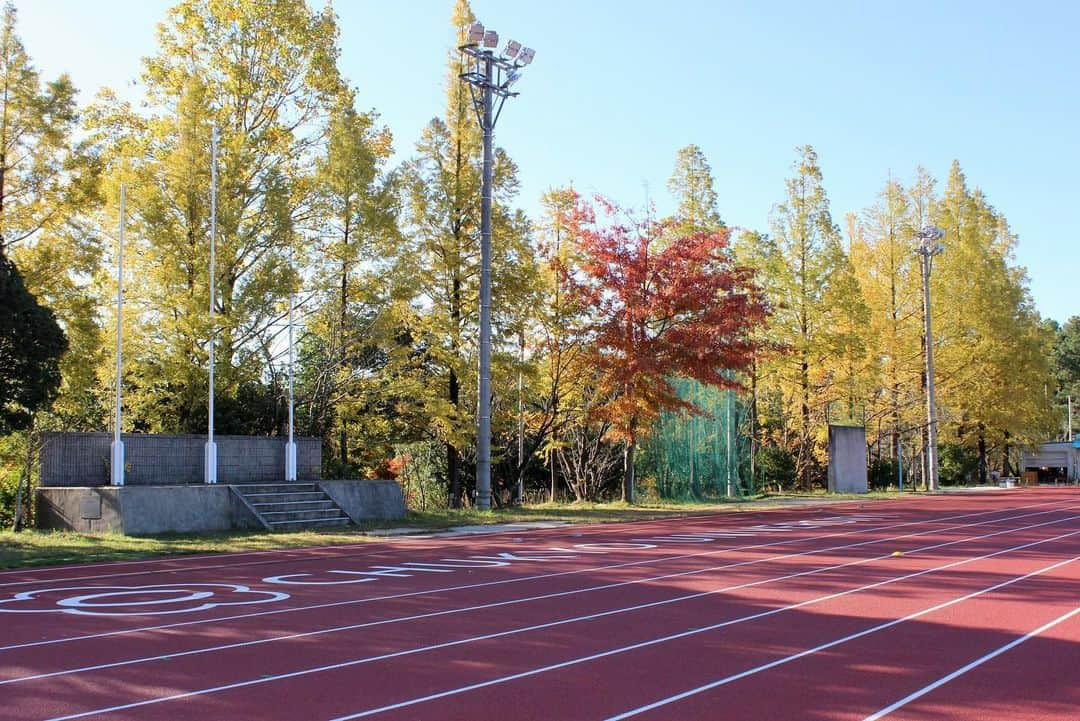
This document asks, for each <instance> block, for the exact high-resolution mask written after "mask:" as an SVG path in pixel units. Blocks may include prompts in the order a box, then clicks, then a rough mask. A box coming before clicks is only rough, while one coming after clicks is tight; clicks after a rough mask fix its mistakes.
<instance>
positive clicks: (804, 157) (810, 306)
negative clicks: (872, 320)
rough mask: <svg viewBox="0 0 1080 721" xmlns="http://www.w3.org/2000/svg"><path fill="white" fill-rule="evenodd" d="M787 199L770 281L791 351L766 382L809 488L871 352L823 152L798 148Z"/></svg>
mask: <svg viewBox="0 0 1080 721" xmlns="http://www.w3.org/2000/svg"><path fill="white" fill-rule="evenodd" d="M797 152H798V155H799V159H798V160H797V161H796V163H795V164H794V166H793V169H794V171H795V175H794V177H792V178H790V179H788V180H787V181H786V182H785V186H786V188H787V198H786V199H785V201H784V202H783V203H781V204H779V205H777V206H776V207H775V208H774V211H773V218H772V226H773V232H772V242H773V243H775V246H774V247H775V252H776V253H777V254H778V256H779V257H778V258H777V259H776V260H771V261H769V262H768V263H767V264H766V268H767V270H768V272H771V273H773V274H775V275H773V276H772V277H768V278H766V279H765V281H764V283H765V286H766V288H767V289H768V290H769V292H770V293H771V298H770V300H771V305H772V308H773V313H774V315H773V320H772V324H771V335H772V337H773V338H774V340H775V341H776V342H777V343H778V344H779V345H780V346H781V347H782V348H783V349H784V353H782V354H779V355H776V356H774V357H773V359H772V361H771V362H770V363H769V365H768V368H767V370H766V373H767V376H768V378H767V380H766V382H767V383H768V384H769V385H770V386H771V387H773V388H775V389H776V390H777V391H778V392H779V394H780V396H781V397H782V399H783V418H784V425H783V427H782V428H781V429H780V434H779V435H780V438H779V441H780V442H781V443H782V445H784V446H786V447H787V448H788V449H790V450H791V452H792V453H793V455H794V456H795V461H796V469H797V472H798V477H799V479H800V481H801V482H802V484H803V487H804V488H806V489H809V488H810V485H811V483H812V481H813V480H814V475H815V473H814V470H815V468H816V467H819V466H818V464H819V463H820V462H821V461H822V460H823V450H824V444H825V440H826V435H825V431H826V428H825V417H826V412H827V409H828V405H829V403H830V402H831V401H835V400H842V401H845V402H850V401H852V400H855V399H852V398H851V394H852V391H851V388H852V383H853V380H854V364H857V363H858V362H860V361H861V354H862V352H863V348H862V345H861V343H860V342H859V339H858V333H857V329H858V326H859V324H860V322H861V320H860V319H861V318H862V317H863V316H864V314H865V306H864V305H863V303H862V299H861V297H860V296H859V294H858V284H857V283H856V282H855V280H854V269H853V267H852V265H851V262H850V260H849V258H848V257H847V254H846V253H845V252H844V249H843V246H842V245H841V243H840V231H839V228H837V226H836V225H835V224H834V223H833V220H832V215H831V213H830V211H829V201H828V198H827V197H826V194H825V189H824V186H823V184H822V174H821V168H820V167H819V166H818V160H817V153H815V152H814V150H813V148H811V147H809V146H804V147H800V148H798V149H797Z"/></svg>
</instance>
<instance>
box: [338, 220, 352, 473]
mask: <svg viewBox="0 0 1080 721" xmlns="http://www.w3.org/2000/svg"><path fill="white" fill-rule="evenodd" d="M345 223H346V225H345V234H344V237H343V238H342V243H343V244H344V245H348V244H349V226H348V218H346V220H345ZM347 253H348V251H345V253H342V260H341V298H340V304H339V307H338V346H339V347H340V351H339V354H338V366H339V367H340V368H341V373H342V377H345V376H346V373H347V371H348V353H347V352H346V349H345V346H346V333H345V329H346V327H347V326H348V322H349V264H348V260H346V259H345V255H346V254H347ZM337 415H338V419H337V420H338V423H340V424H341V427H340V429H339V430H338V446H339V448H338V453H339V456H340V458H341V468H342V470H344V469H346V468H348V467H349V431H348V428H347V426H346V424H345V419H344V418H342V417H341V414H340V413H338V414H337Z"/></svg>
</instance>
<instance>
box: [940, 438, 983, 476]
mask: <svg viewBox="0 0 1080 721" xmlns="http://www.w3.org/2000/svg"><path fill="white" fill-rule="evenodd" d="M939 455H940V462H939V463H940V465H939V467H938V477H939V478H940V479H941V485H943V486H958V485H962V484H967V483H970V482H971V481H972V480H973V479H974V478H975V474H976V472H977V471H978V469H979V455H978V453H977V452H976V451H975V449H973V448H968V447H967V446H962V445H959V444H956V443H942V444H941V450H940V452H939Z"/></svg>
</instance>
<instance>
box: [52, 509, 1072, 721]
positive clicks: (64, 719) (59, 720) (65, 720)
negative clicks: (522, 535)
mask: <svg viewBox="0 0 1080 721" xmlns="http://www.w3.org/2000/svg"><path fill="white" fill-rule="evenodd" d="M1070 520H1072V519H1070ZM1078 534H1080V531H1072V532H1070V533H1065V534H1061V535H1059V536H1055V537H1053V538H1048V539H1043V540H1040V541H1032V542H1029V543H1025V544H1021V545H1019V546H1013V547H1011V548H1006V549H1002V550H999V551H995V552H993V553H988V554H984V555H982V556H977V557H974V558H968V559H964V560H961V561H953V562H950V563H947V564H944V565H942V566H937V567H935V568H931V569H926V570H923V571H917V572H914V573H910V574H906V575H904V576H898V577H895V578H892V579H886V580H884V581H878V582H875V583H871V584H867V585H865V586H860V587H858V588H854V589H848V590H846V591H840V592H836V593H831V594H828V595H826V596H821V597H818V598H815V599H810V600H807V601H802V602H799V603H795V604H791V605H788V606H783V607H780V608H774V609H770V610H768V611H762V612H759V613H755V614H751V615H748V616H742V617H739V618H735V619H729V620H727V621H722V622H720V623H716V624H712V625H710V626H704V627H701V628H696V629H690V630H689V631H683V632H681V633H677V634H671V635H668V636H663V637H659V638H654V639H650V640H648V641H643V642H640V643H636V644H632V645H629V646H623V647H620V648H616V649H610V650H608V651H603V652H601V653H598V654H591V655H589V656H583V657H579V658H576V659H570V660H569V661H563V662H561V663H558V664H553V665H550V666H545V667H542V668H537V669H531V670H529V671H524V672H521V673H517V674H511V675H509V676H503V677H500V678H496V679H491V680H489V681H484V682H481V683H477V684H472V685H470V686H463V687H459V688H457V689H451V690H448V691H443V692H440V693H438V694H433V695H430V696H425V697H422V698H418V699H412V700H409V701H404V702H400V703H397V704H392V705H389V706H382V707H379V708H376V709H368V710H366V711H362V712H359V713H355V714H349V715H347V716H342V717H339V718H337V719H333V721H346V720H347V719H354V718H360V717H363V716H370V715H373V714H376V713H382V712H385V711H390V710H394V709H398V708H403V707H406V706H412V705H415V704H418V703H423V702H425V701H431V700H434V699H437V698H444V697H446V696H452V695H456V694H460V693H464V692H466V691H472V690H475V689H478V688H484V687H487V686H494V685H496V684H499V683H504V682H506V681H511V680H515V679H519V678H525V677H528V676H534V675H538V674H540V673H544V672H547V671H552V670H556V669H560V668H565V667H568V666H573V665H577V664H580V663H584V662H586V661H592V660H596V659H599V658H605V657H607V656H614V655H616V654H620V653H624V652H627V651H631V650H636V649H639V648H645V647H648V646H654V645H658V644H660V643H665V642H667V641H672V640H676V639H680V638H686V637H688V636H693V635H697V634H700V633H704V632H706V631H713V630H717V629H720V628H724V627H727V626H733V625H736V624H739V623H744V622H747V621H753V620H757V619H760V618H766V617H769V616H774V615H776V614H779V613H783V612H785V611H790V610H794V609H797V608H803V607H805V606H809V605H812V604H814V603H820V602H822V601H827V600H832V599H835V598H840V597H843V596H848V595H851V594H853V593H858V592H861V591H865V590H869V589H871V588H879V587H882V586H887V585H890V584H892V583H897V582H900V581H904V580H908V579H911V578H917V577H920V576H924V575H927V574H929V573H936V572H937V571H942V570H945V569H948V568H955V567H957V566H962V565H964V564H967V563H973V562H975V561H979V560H984V559H987V558H994V557H996V556H1000V555H1003V554H1005V553H1011V552H1012V551H1018V550H1023V549H1026V548H1032V547H1034V546H1039V545H1042V544H1044V543H1051V542H1053V541H1057V540H1060V539H1062V538H1069V537H1072V536H1076V535H1078ZM1077 559H1080V556H1077V557H1075V558H1073V559H1071V561H1075V560H1077ZM1071 561H1062V562H1061V563H1057V564H1054V565H1053V566H1049V567H1047V568H1044V569H1041V570H1039V571H1033V572H1031V573H1028V574H1025V575H1024V576H1020V577H1017V578H1014V579H1011V580H1009V581H1004V582H1002V583H999V584H996V585H995V586H992V587H990V588H988V589H984V590H982V591H978V592H974V593H970V594H967V595H966V596H963V597H960V598H959V599H954V600H953V601H950V602H947V603H945V604H939V605H938V606H935V607H934V608H932V609H928V610H926V611H924V612H920V614H913V615H911V616H908V617H905V618H904V619H900V620H901V621H902V620H907V619H909V618H915V617H916V616H917V615H921V614H922V613H928V612H930V611H931V610H937V609H939V608H944V607H946V606H949V605H952V604H953V603H957V602H959V601H960V600H966V599H968V598H974V597H975V596H978V595H981V594H982V593H986V592H989V591H992V590H996V589H998V588H1003V587H1005V586H1009V585H1011V584H1013V583H1016V582H1018V581H1020V580H1023V579H1025V578H1028V577H1031V576H1034V575H1038V574H1040V573H1043V572H1045V571H1048V570H1052V569H1054V568H1057V567H1059V566H1061V565H1064V564H1065V563H1068V562H1071ZM795 575H798V574H792V576H795ZM751 585H754V584H753V583H748V584H740V585H738V586H731V587H729V588H726V589H716V590H715V591H713V593H718V592H722V591H725V590H737V589H740V588H745V587H748V586H751ZM664 603H666V602H665V601H659V602H653V603H646V604H640V605H639V606H637V607H635V610H636V609H643V608H651V607H655V606H660V605H664ZM625 610H626V609H622V610H620V611H618V612H619V613H622V612H625ZM612 613H613V612H611V611H604V612H600V613H595V614H590V615H587V616H581V617H578V618H574V619H564V620H562V621H555V622H550V623H542V624H536V625H533V626H526V627H523V628H518V629H511V630H509V631H499V632H495V633H489V634H484V635H482V636H474V637H472V638H466V639H459V640H456V641H447V642H444V643H439V644H432V645H430V646H425V647H421V648H415V649H407V650H405V651H396V652H392V653H387V654H382V655H379V656H370V657H367V658H361V659H353V660H351V661H343V662H340V663H334V664H327V665H324V666H318V667H314V668H308V669H302V670H299V671H292V672H289V673H283V674H276V675H271V676H264V677H261V678H257V679H250V680H248V681H239V682H236V683H231V684H223V685H221V686H215V687H211V688H205V689H199V690H197V691H187V692H184V693H179V694H173V695H170V696H161V697H158V698H153V699H146V700H143V701H134V702H130V703H126V704H119V705H116V706H110V707H107V708H99V709H92V710H90V711H83V712H80V713H75V714H69V715H65V716H57V717H53V718H50V719H47V720H46V721H70V720H71V719H77V718H85V717H87V716H94V715H98V714H104V713H113V712H115V711H123V710H127V709H131V708H141V707H143V706H151V705H156V704H159V703H164V702H167V701H175V700H179V699H184V698H192V697H195V696H203V695H207V694H211V693H218V692H221V691H228V690H233V689H238V688H246V687H250V686H256V685H261V684H264V683H272V682H275V681H281V680H284V679H289V678H297V677H301V676H308V675H311V674H315V673H321V672H324V671H332V670H337V669H342V668H349V667H353V666H358V665H361V664H365V663H372V662H375V661H383V660H387V659H391V658H400V657H403V656H410V655H414V654H417V653H424V652H427V651H432V650H438V649H444V648H452V647H455V646H461V645H464V644H467V643H474V642H476V641H486V640H491V639H495V638H504V637H507V636H512V635H515V634H519V633H525V632H529V631H536V630H541V629H546V628H551V627H554V626H560V625H564V624H566V623H573V622H577V621H589V620H594V619H597V618H603V617H605V616H609V615H611V614H612ZM898 622H899V621H892V622H889V623H888V624H883V625H882V626H881V627H880V628H878V627H875V628H878V630H881V629H882V628H885V627H888V626H891V625H896V623H898ZM867 633H868V632H862V633H861V634H853V635H852V636H850V637H845V639H842V641H846V640H851V639H853V638H857V637H859V636H860V635H867ZM838 643H839V642H832V645H837V644H838ZM801 655H807V653H806V652H804V653H803V654H801ZM801 655H800V656H799V657H801ZM791 660H794V658H792V659H791ZM773 665H779V664H776V663H775V662H774V664H773ZM769 667H770V668H771V667H772V666H769ZM762 670H764V668H763V669H762ZM744 675H745V672H744Z"/></svg>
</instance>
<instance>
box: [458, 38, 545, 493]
mask: <svg viewBox="0 0 1080 721" xmlns="http://www.w3.org/2000/svg"><path fill="white" fill-rule="evenodd" d="M498 45H499V34H498V33H497V32H495V31H494V30H485V29H484V25H483V23H479V22H476V23H473V24H472V25H470V26H469V30H468V40H467V42H466V43H465V44H464V45H462V46H461V47H460V48H458V49H459V50H460V51H461V54H462V55H463V56H465V62H467V63H468V64H469V65H471V67H470V69H469V70H467V71H466V72H463V73H462V74H461V75H460V76H459V77H460V78H461V80H462V81H463V82H465V83H467V84H468V86H469V93H470V94H471V96H472V101H473V108H474V109H475V110H476V117H477V119H478V120H479V122H480V129H481V130H482V131H483V133H484V168H483V189H482V191H481V196H480V383H479V391H478V392H479V404H478V408H477V437H476V506H477V508H481V509H488V508H491V173H492V167H493V164H494V163H493V159H494V156H493V150H492V141H493V137H494V132H495V123H496V121H498V119H499V115H500V114H501V113H502V107H503V103H504V102H506V99H507V98H512V97H515V96H516V95H517V93H514V92H511V91H510V88H511V87H512V86H513V85H514V83H516V82H517V81H518V79H519V78H520V77H521V69H522V68H523V67H525V66H526V65H528V64H529V63H531V62H532V61H533V56H534V55H535V54H536V53H535V51H534V50H533V49H532V48H526V47H522V45H521V43H519V42H517V41H516V40H510V41H508V42H507V43H506V47H504V48H503V50H502V52H501V53H496V48H497V47H498ZM496 98H498V100H496ZM496 104H497V107H496Z"/></svg>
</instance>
